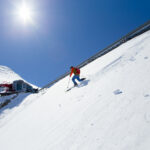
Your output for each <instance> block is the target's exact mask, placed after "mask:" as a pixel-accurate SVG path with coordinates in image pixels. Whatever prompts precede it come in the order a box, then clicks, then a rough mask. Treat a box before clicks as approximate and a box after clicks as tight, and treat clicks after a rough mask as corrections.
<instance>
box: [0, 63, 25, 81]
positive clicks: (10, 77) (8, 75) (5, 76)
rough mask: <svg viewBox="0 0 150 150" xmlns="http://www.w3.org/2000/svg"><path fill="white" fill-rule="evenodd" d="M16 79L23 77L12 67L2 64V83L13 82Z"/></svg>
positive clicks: (0, 73)
mask: <svg viewBox="0 0 150 150" xmlns="http://www.w3.org/2000/svg"><path fill="white" fill-rule="evenodd" d="M14 80H23V79H22V78H21V77H20V76H19V75H18V74H16V73H15V72H14V71H12V70H11V69H10V68H8V67H6V66H1V65H0V83H9V82H10V83H12V82H13V81H14Z"/></svg>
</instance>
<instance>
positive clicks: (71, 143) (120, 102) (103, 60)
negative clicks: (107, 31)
mask: <svg viewBox="0 0 150 150" xmlns="http://www.w3.org/2000/svg"><path fill="white" fill-rule="evenodd" d="M149 50H150V32H146V33H144V34H142V35H140V36H138V37H136V38H134V39H132V40H130V41H129V42H127V43H124V44H123V45H121V46H120V47H118V48H116V49H115V50H113V51H112V52H110V53H108V54H106V55H105V56H103V57H100V58H99V59H97V60H95V61H93V62H92V63H90V64H89V65H87V66H85V67H84V68H82V69H81V76H82V77H86V78H87V80H86V81H83V83H81V84H80V86H79V87H75V88H73V89H72V90H70V91H68V92H66V87H67V83H68V80H69V76H67V77H66V78H64V79H62V80H61V81H59V82H58V83H56V84H55V85H54V86H52V87H51V88H49V89H47V90H46V91H43V92H41V93H38V94H32V95H26V96H25V95H22V96H20V97H18V99H20V98H21V97H22V99H23V101H22V102H21V103H19V104H18V105H17V106H16V105H14V107H12V108H9V106H8V107H7V109H5V110H3V111H2V112H1V115H0V149H1V150H149V149H150V52H149ZM71 86H72V85H71V84H70V87H71ZM16 100H17V99H16ZM14 102H15V100H14ZM12 103H13V102H12ZM9 105H12V104H9Z"/></svg>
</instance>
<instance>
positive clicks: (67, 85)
mask: <svg viewBox="0 0 150 150" xmlns="http://www.w3.org/2000/svg"><path fill="white" fill-rule="evenodd" d="M69 83H70V77H69V81H68V85H67V88H68V87H69Z"/></svg>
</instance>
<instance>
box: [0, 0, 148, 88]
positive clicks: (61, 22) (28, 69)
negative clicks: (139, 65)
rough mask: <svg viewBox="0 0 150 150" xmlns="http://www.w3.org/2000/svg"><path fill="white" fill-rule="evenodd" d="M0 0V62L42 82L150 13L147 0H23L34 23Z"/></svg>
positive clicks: (16, 2) (13, 3)
mask: <svg viewBox="0 0 150 150" xmlns="http://www.w3.org/2000/svg"><path fill="white" fill-rule="evenodd" d="M20 2H21V0H13V1H12V0H1V1H0V54H1V57H0V65H5V66H8V67H10V68H11V69H13V70H14V71H15V72H16V73H18V74H19V75H21V76H22V77H23V78H24V79H25V80H27V81H28V82H30V83H32V84H35V85H38V86H43V85H45V84H47V83H49V82H50V81H53V80H54V79H56V78H57V77H59V76H60V75H62V74H64V73H65V72H67V71H68V70H69V67H70V66H71V65H78V64H80V63H81V62H82V61H84V60H86V59H87V58H89V57H91V56H92V55H94V54H95V53H97V52H98V51H99V50H101V49H103V48H105V47H106V46H108V45H110V44H112V43H113V42H115V41H116V40H118V39H119V38H121V37H122V36H124V35H126V34H127V33H128V32H130V31H132V30H134V29H135V28H137V27H138V26H140V25H142V24H143V23H145V22H146V21H148V20H149V19H150V12H149V10H150V1H148V0H142V1H141V0H136V1H135V0H134V1H131V0H28V1H27V3H28V5H30V6H31V10H32V12H33V13H34V15H33V16H32V20H33V23H29V24H23V22H21V20H19V19H18V18H17V16H16V15H14V12H15V11H16V10H15V9H16V6H17V5H19V4H20Z"/></svg>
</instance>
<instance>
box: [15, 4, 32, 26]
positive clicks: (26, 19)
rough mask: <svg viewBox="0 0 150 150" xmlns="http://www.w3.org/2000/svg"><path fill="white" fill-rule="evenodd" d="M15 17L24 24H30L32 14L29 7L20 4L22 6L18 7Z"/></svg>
mask: <svg viewBox="0 0 150 150" xmlns="http://www.w3.org/2000/svg"><path fill="white" fill-rule="evenodd" d="M17 16H18V17H19V19H20V20H22V22H23V23H25V24H27V23H32V21H33V20H32V19H33V12H32V10H31V8H30V7H29V5H27V4H26V3H22V5H21V6H19V7H18V9H17Z"/></svg>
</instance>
